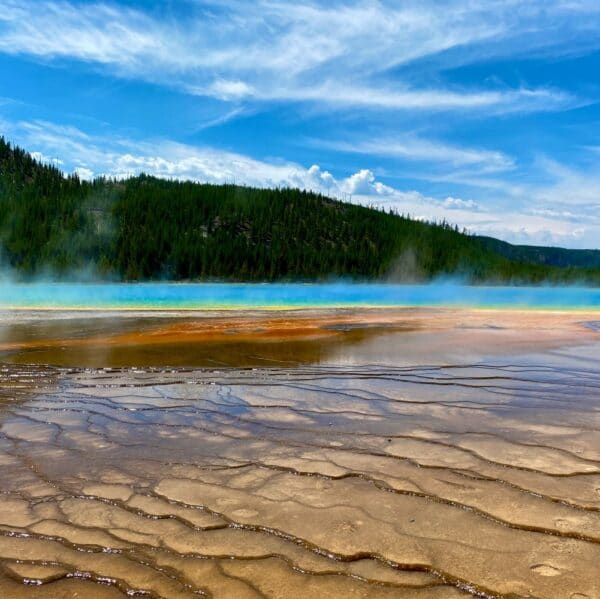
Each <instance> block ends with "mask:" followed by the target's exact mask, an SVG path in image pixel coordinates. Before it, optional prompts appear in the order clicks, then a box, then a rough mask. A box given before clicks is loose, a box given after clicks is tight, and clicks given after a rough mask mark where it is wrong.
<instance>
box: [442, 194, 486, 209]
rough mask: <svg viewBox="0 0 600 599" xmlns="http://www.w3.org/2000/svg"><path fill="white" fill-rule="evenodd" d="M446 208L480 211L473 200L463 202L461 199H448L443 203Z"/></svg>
mask: <svg viewBox="0 0 600 599" xmlns="http://www.w3.org/2000/svg"><path fill="white" fill-rule="evenodd" d="M442 206H444V208H449V209H450V210H479V204H477V202H474V201H473V200H462V199H461V198H453V197H447V198H446V199H445V200H444V201H443V202H442Z"/></svg>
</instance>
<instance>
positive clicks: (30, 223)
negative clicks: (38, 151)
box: [0, 138, 600, 285]
mask: <svg viewBox="0 0 600 599" xmlns="http://www.w3.org/2000/svg"><path fill="white" fill-rule="evenodd" d="M2 269H5V270H8V271H10V273H11V275H12V276H16V277H17V278H22V279H25V280H27V279H30V278H33V277H36V276H38V275H46V276H53V277H56V278H67V277H78V276H81V273H84V272H85V273H86V275H87V276H91V277H100V278H108V279H111V280H123V281H140V280H156V279H166V280H227V281H275V280H297V281H298V280H300V281H313V280H324V279H329V278H335V277H343V278H348V279H355V280H359V279H360V280H389V281H427V280H430V279H432V278H434V277H440V276H453V277H460V278H461V279H462V280H465V281H469V282H473V283H515V284H535V283H541V282H550V283H557V284H558V283H561V284H562V283H585V284H592V285H599V284H600V251H598V250H566V249H560V248H543V247H534V246H513V245H511V244H508V243H505V242H503V241H499V240H497V239H493V238H491V237H477V236H472V235H468V234H467V233H465V232H460V231H459V230H458V228H457V227H454V226H452V225H450V224H448V223H445V222H443V223H426V222H421V221H416V220H411V219H410V218H408V217H405V216H401V215H398V214H394V213H391V212H383V211H380V210H374V209H371V208H366V207H364V206H357V205H354V204H348V203H344V202H341V201H338V200H334V199H331V198H327V197H325V196H323V195H320V194H316V193H312V192H308V191H302V190H299V189H256V188H250V187H240V186H235V185H209V184H199V183H192V182H180V181H167V180H164V179H158V178H155V177H150V176H147V175H140V176H138V177H132V178H130V179H127V180H124V181H116V180H109V179H104V178H99V179H96V180H94V181H91V182H87V181H81V180H80V179H79V178H78V177H77V176H74V175H70V176H64V175H63V173H61V171H59V170H58V169H57V168H55V167H54V166H50V165H46V164H42V163H40V162H39V161H37V160H35V159H34V158H33V157H32V156H31V155H30V154H29V153H27V152H26V151H25V150H23V149H21V148H18V147H13V146H11V145H10V144H9V143H7V142H6V141H5V140H4V139H3V138H0V271H1V270H2Z"/></svg>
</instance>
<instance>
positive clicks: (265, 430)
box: [0, 309, 600, 599]
mask: <svg viewBox="0 0 600 599" xmlns="http://www.w3.org/2000/svg"><path fill="white" fill-rule="evenodd" d="M597 321H598V314H597V313H596V314H594V313H590V314H581V313H568V312H562V313H558V312H533V311H532V312H519V313H516V312H508V311H502V312H493V311H475V310H471V311H467V310H442V309H436V310H426V309H413V310H393V311H390V310H345V311H344V310H331V311H323V310H322V311H318V312H310V311H303V312H302V313H301V314H298V313H295V314H291V313H285V312H281V313H277V314H274V313H272V312H271V313H260V312H254V313H251V314H250V313H244V314H233V315H232V314H218V313H217V314H212V315H206V314H197V315H194V314H189V313H187V314H185V315H183V314H179V315H171V316H168V317H167V316H165V315H156V314H155V315H152V316H147V315H143V314H129V315H115V314H111V315H105V316H103V317H99V318H88V317H86V316H85V315H82V314H80V313H79V314H60V313H56V312H54V313H52V314H43V313H39V312H38V313H27V312H21V313H18V314H13V315H11V317H10V318H4V319H3V320H2V325H0V363H1V365H0V491H1V494H0V597H2V598H3V599H8V598H22V597H27V598H29V597H31V598H36V597H40V598H49V597H51V598H59V597H93V598H96V597H98V598H100V599H103V598H112V597H121V596H127V595H129V596H137V595H140V596H147V597H164V598H187V597H198V596H206V597H214V598H236V599H237V598H246V597H247V598H254V597H257V598H266V597H269V598H271V597H272V598H281V599H284V598H286V599H287V598H294V597H302V598H303V599H308V598H315V599H317V598H319V599H320V598H327V597H332V598H342V597H343V598H345V597H373V598H378V597H389V598H392V597H394V598H415V599H416V598H423V599H425V598H427V599H430V598H432V599H436V598H445V599H446V598H448V599H451V598H459V597H473V596H474V597H499V598H509V597H510V598H520V597H529V598H548V599H553V598H556V599H559V598H560V599H565V598H566V599H593V598H598V597H600V571H599V566H598V565H599V564H600V434H599V430H600V417H599V415H600V338H599V337H598V335H599V334H600V333H599V332H598V329H597V327H596V326H589V324H586V323H590V322H597ZM48 364H52V366H49V365H48Z"/></svg>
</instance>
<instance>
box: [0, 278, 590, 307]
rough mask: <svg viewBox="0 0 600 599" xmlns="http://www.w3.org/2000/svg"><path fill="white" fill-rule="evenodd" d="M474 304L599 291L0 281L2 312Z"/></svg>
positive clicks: (580, 297) (533, 303) (576, 300)
mask: <svg viewBox="0 0 600 599" xmlns="http://www.w3.org/2000/svg"><path fill="white" fill-rule="evenodd" d="M353 306H380V307H383V306H438V307H439V306H468V307H473V308H478V307H480V308H515V307H522V308H537V309H564V310H568V309H581V310H585V309H595V308H600V289H598V288H590V287H506V286H487V287H484V286H468V285H456V284H431V285H392V284H345V283H336V284H299V283H298V284H295V283H284V284H227V283H202V284H191V283H190V284H184V283H139V284H138V283H136V284H100V283H98V284H80V283H33V284H12V283H0V309H9V308H20V309H23V308H32V309H47V308H52V309H94V310H98V309H99V310H110V309H121V310H123V309H147V310H194V309H212V308H219V309H224V308H225V309H226V308H235V309H239V308H307V307H328V308H335V307H353Z"/></svg>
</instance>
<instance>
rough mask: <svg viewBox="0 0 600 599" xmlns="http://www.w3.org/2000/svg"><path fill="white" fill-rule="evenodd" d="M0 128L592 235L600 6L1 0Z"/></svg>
mask: <svg viewBox="0 0 600 599" xmlns="http://www.w3.org/2000/svg"><path fill="white" fill-rule="evenodd" d="M0 133H2V134H4V135H5V137H7V138H8V139H9V140H12V141H14V142H16V143H18V144H20V145H22V146H24V147H25V148H26V149H28V150H29V151H31V152H32V153H34V154H35V155H36V156H38V157H39V158H40V159H42V160H45V161H49V162H55V163H56V164H58V165H59V166H60V167H61V168H62V169H63V170H64V171H65V172H73V171H75V172H77V173H79V175H80V176H81V177H92V176H95V175H100V174H107V175H111V176H118V177H121V176H127V175H129V174H135V173H138V172H142V171H143V172H147V173H152V174H156V175H158V176H164V177H174V178H189V179H195V180H199V181H214V182H233V181H235V182H236V183H245V184H250V185H269V186H284V185H293V186H299V187H304V188H307V189H314V190H319V191H323V192H326V193H329V194H330V195H334V196H336V197H339V198H343V199H346V200H348V201H352V202H357V203H362V204H367V205H377V206H386V207H388V206H393V207H395V208H396V209H397V210H398V211H400V212H403V213H409V214H411V215H412V216H415V217H418V218H426V219H443V218H445V219H446V220H448V221H450V222H453V223H457V224H458V225H460V226H461V227H463V226H464V227H466V228H468V229H469V230H470V231H472V232H478V233H484V234H490V235H494V236H497V237H500V238H502V239H506V240H508V241H512V242H518V243H534V244H550V245H561V246H565V247H594V248H597V247H600V2H598V0H547V1H545V2H537V1H536V2H533V1H531V2H523V1H516V0H506V1H502V0H496V1H493V2H492V1H490V2H488V1H486V0H478V1H469V0H462V1H454V0H448V1H436V2H428V1H427V0H422V1H419V2H408V1H407V2H402V1H400V0H397V1H395V2H387V1H383V0H382V1H379V2H376V1H359V2H354V1H347V2H335V1H329V2H324V1H320V2H318V1H315V2H305V3H302V4H300V3H297V2H281V1H277V0H256V1H254V2H249V1H240V0H225V1H222V2H205V1H202V0H188V1H184V0H171V1H162V2H150V1H134V0H128V1H125V0H122V1H120V2H116V1H112V2H111V1H108V2H101V3H96V2H89V1H88V2H82V1H78V0H62V1H54V0H0Z"/></svg>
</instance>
